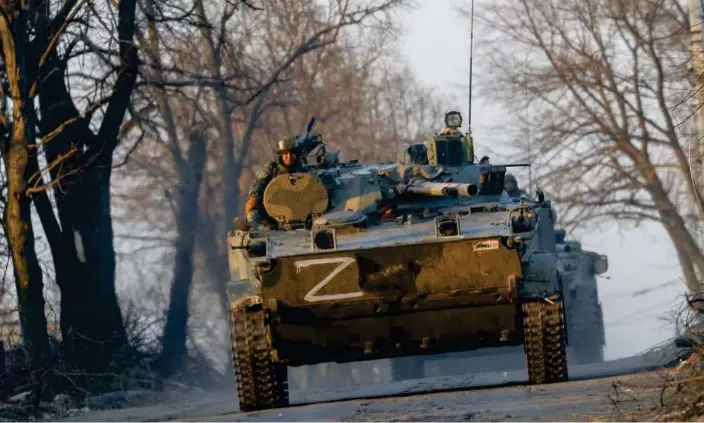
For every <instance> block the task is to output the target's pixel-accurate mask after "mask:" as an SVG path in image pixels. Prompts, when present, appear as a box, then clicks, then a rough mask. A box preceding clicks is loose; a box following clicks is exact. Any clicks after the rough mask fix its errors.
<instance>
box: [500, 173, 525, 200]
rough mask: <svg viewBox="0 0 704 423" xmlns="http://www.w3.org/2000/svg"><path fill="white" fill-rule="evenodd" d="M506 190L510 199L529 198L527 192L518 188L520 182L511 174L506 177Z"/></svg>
mask: <svg viewBox="0 0 704 423" xmlns="http://www.w3.org/2000/svg"><path fill="white" fill-rule="evenodd" d="M504 189H505V190H506V193H507V194H508V195H509V197H519V198H522V197H526V198H527V197H528V194H527V193H526V192H525V191H523V190H522V189H519V188H518V181H516V177H515V176H513V175H512V174H510V173H507V174H506V176H505V177H504Z"/></svg>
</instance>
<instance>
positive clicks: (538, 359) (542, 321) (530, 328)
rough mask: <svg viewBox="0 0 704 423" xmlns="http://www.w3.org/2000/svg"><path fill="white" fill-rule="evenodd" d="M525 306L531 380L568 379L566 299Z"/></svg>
mask: <svg viewBox="0 0 704 423" xmlns="http://www.w3.org/2000/svg"><path fill="white" fill-rule="evenodd" d="M522 309H523V330H524V334H525V343H524V348H525V352H526V360H527V362H528V379H529V381H530V383H534V384H542V383H555V382H563V381H566V380H567V378H568V375H567V351H566V348H565V347H566V346H565V334H566V332H565V314H564V309H563V305H562V300H561V299H557V300H553V301H552V303H549V302H546V301H541V302H531V303H525V304H523V305H522Z"/></svg>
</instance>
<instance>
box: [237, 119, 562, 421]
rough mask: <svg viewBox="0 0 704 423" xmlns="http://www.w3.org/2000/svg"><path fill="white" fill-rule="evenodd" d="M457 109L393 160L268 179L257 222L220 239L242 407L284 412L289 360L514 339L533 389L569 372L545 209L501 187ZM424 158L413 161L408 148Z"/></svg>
mask: <svg viewBox="0 0 704 423" xmlns="http://www.w3.org/2000/svg"><path fill="white" fill-rule="evenodd" d="M460 125H461V116H460V115H459V113H456V112H451V113H448V114H447V116H446V129H445V131H443V132H442V133H441V134H439V135H437V136H435V137H433V138H431V139H430V142H429V146H428V148H427V154H426V159H423V157H420V158H421V160H420V163H418V164H413V163H412V164H409V165H404V164H400V163H388V164H378V165H362V164H359V163H356V162H348V163H340V162H339V160H338V159H337V156H336V155H335V154H331V153H328V152H327V151H325V145H324V144H323V143H322V141H321V142H320V143H317V144H318V145H317V147H316V148H318V154H317V155H316V156H317V160H315V166H311V167H309V169H308V170H307V171H306V172H304V173H296V174H286V175H281V176H278V177H276V178H274V179H273V180H272V181H271V183H270V184H269V186H268V187H267V188H266V191H265V193H264V206H265V209H266V214H267V215H268V218H269V220H270V221H271V222H272V223H271V224H270V225H268V226H266V225H261V226H258V227H254V228H242V227H240V228H239V229H238V230H236V231H233V232H230V233H229V234H228V243H227V245H228V249H229V251H228V254H229V263H230V272H231V282H229V283H228V286H227V290H228V295H229V299H230V324H231V335H232V343H233V346H232V351H233V361H234V368H235V374H236V378H237V391H238V397H239V402H240V409H242V410H255V409H262V408H272V407H282V406H286V405H288V386H287V374H288V373H287V366H301V365H310V364H316V363H323V362H338V363H341V362H354V361H362V360H372V359H378V358H393V357H408V356H414V355H416V356H417V355H425V354H439V353H447V352H453V351H468V350H473V349H480V348H487V347H498V346H511V345H514V346H515V345H524V348H525V355H526V358H527V363H528V369H529V379H530V382H532V383H537V384H539V383H553V382H560V381H564V380H567V377H568V375H567V358H566V351H565V341H566V339H565V318H564V308H563V291H562V283H561V280H560V274H559V271H558V266H557V253H556V250H555V238H554V234H553V232H554V223H555V222H554V217H555V215H554V212H553V210H552V207H551V205H550V202H549V201H545V199H544V198H543V196H542V194H540V195H539V196H538V200H537V201H518V200H514V199H512V198H510V197H508V196H507V195H506V194H505V193H504V188H503V186H504V181H503V179H504V175H505V173H506V168H505V167H501V166H494V165H491V164H489V163H488V162H487V161H486V160H482V161H481V162H479V163H477V162H475V156H474V148H473V144H472V138H471V137H469V136H464V135H463V134H462V133H461V132H460V131H459V129H458V128H459V127H460ZM421 156H422V155H421Z"/></svg>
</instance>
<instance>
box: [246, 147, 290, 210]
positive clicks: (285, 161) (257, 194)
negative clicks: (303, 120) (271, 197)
mask: <svg viewBox="0 0 704 423" xmlns="http://www.w3.org/2000/svg"><path fill="white" fill-rule="evenodd" d="M276 155H277V156H278V159H277V160H275V161H271V162H269V163H267V165H266V166H265V167H264V169H262V170H261V171H260V172H259V174H258V175H257V178H256V180H255V181H254V182H253V183H252V186H251V187H250V189H249V200H247V204H246V205H245V209H244V213H245V216H246V218H247V222H249V223H258V222H259V221H260V216H259V209H260V207H261V204H262V197H263V196H264V190H265V189H266V187H267V185H269V182H271V180H272V179H274V178H275V177H277V176H279V175H282V174H286V173H296V172H301V171H303V166H302V164H301V160H300V157H299V148H298V145H297V144H296V139H295V138H285V139H282V140H279V142H278V143H277V144H276Z"/></svg>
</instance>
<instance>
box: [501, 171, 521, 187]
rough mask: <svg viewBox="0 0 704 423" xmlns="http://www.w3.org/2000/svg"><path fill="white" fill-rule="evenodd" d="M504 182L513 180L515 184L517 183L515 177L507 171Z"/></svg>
mask: <svg viewBox="0 0 704 423" xmlns="http://www.w3.org/2000/svg"><path fill="white" fill-rule="evenodd" d="M505 182H513V183H514V184H515V185H518V182H517V181H516V177H515V176H513V175H512V174H510V173H507V174H506V176H504V183H505Z"/></svg>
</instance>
